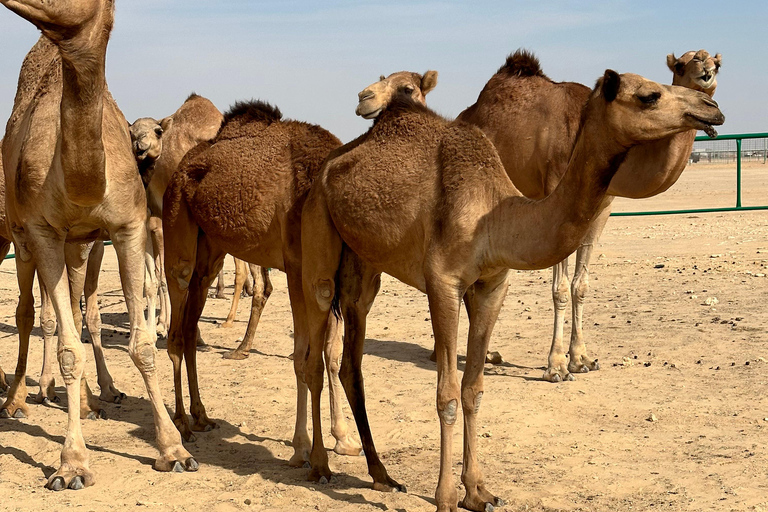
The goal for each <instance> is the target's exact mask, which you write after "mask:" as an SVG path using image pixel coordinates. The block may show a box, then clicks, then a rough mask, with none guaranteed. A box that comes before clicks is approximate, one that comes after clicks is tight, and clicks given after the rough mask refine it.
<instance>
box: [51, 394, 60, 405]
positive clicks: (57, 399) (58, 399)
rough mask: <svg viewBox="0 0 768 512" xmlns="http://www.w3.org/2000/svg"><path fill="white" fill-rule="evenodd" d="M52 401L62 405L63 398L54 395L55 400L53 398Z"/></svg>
mask: <svg viewBox="0 0 768 512" xmlns="http://www.w3.org/2000/svg"><path fill="white" fill-rule="evenodd" d="M51 400H52V401H53V403H55V404H60V403H61V398H59V395H54V396H53V398H51Z"/></svg>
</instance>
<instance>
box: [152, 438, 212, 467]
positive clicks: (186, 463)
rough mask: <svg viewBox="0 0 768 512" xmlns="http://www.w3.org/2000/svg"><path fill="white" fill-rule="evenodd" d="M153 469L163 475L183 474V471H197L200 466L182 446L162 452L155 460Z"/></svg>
mask: <svg viewBox="0 0 768 512" xmlns="http://www.w3.org/2000/svg"><path fill="white" fill-rule="evenodd" d="M153 467H154V468H155V470H157V471H163V472H165V473H170V472H173V473H183V472H185V471H197V470H198V469H199V468H200V464H198V462H197V461H196V460H195V458H194V457H193V456H192V454H191V453H189V452H188V451H187V450H185V449H184V447H183V446H181V445H178V446H174V447H171V448H168V449H167V450H164V451H163V453H161V454H160V457H158V458H157V459H155V463H154V464H153Z"/></svg>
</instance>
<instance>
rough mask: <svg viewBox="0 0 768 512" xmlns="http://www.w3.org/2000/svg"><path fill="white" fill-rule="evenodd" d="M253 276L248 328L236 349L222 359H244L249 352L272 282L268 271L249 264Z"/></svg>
mask: <svg viewBox="0 0 768 512" xmlns="http://www.w3.org/2000/svg"><path fill="white" fill-rule="evenodd" d="M249 268H250V271H251V275H252V276H253V289H252V293H251V295H252V296H253V297H252V298H251V316H250V317H249V318H248V327H246V329H245V336H243V340H242V341H241V342H240V345H238V347H237V348H236V349H234V350H232V351H230V352H227V353H226V354H224V359H238V360H241V359H246V358H247V357H248V355H249V354H250V352H251V347H252V346H253V339H254V337H255V336H256V328H257V327H258V325H259V320H260V319H261V313H262V312H263V311H264V306H266V305H267V300H268V299H269V296H270V295H272V281H270V279H269V269H267V268H264V267H260V266H258V265H253V264H249Z"/></svg>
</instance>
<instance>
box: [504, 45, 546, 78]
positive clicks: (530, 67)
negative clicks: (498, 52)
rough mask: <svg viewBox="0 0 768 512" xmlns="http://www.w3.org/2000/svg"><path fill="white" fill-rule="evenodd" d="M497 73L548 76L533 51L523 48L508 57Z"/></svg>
mask: <svg viewBox="0 0 768 512" xmlns="http://www.w3.org/2000/svg"><path fill="white" fill-rule="evenodd" d="M497 73H505V74H508V75H515V76H520V77H524V76H540V77H543V78H547V75H545V74H544V72H543V71H542V70H541V64H539V59H537V58H536V56H535V55H534V54H533V52H531V51H528V50H524V49H522V48H520V49H518V50H517V51H516V52H515V53H513V54H512V55H510V56H509V57H507V62H505V63H504V65H503V66H501V67H500V68H499V70H498V71H497Z"/></svg>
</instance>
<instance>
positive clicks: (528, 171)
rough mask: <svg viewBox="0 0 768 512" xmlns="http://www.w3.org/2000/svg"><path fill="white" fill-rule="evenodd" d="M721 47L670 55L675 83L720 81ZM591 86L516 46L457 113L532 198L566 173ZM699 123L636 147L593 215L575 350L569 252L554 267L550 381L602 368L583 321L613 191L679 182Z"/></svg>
mask: <svg viewBox="0 0 768 512" xmlns="http://www.w3.org/2000/svg"><path fill="white" fill-rule="evenodd" d="M721 62H722V57H721V56H720V54H717V55H715V56H714V57H712V56H710V55H709V53H707V52H706V51H705V50H699V51H698V52H694V51H690V52H686V53H685V54H683V55H682V56H681V57H680V58H679V59H678V58H675V56H674V54H670V55H668V56H667V66H668V67H669V69H670V71H672V73H673V75H672V85H678V86H682V87H687V88H690V89H693V90H696V91H701V92H704V93H706V94H707V95H709V96H710V97H711V96H712V95H713V94H714V92H715V89H716V88H717V78H716V77H717V73H718V71H719V70H720V65H721ZM590 92H591V90H590V89H589V88H588V87H586V86H584V85H582V84H578V83H574V82H560V83H557V82H553V81H552V80H550V79H549V78H548V77H547V76H546V75H545V74H544V73H543V72H542V71H541V66H540V65H539V61H538V59H536V57H534V56H533V55H532V54H531V53H529V52H527V51H524V50H518V51H517V52H515V53H514V54H512V55H510V56H509V57H508V58H507V62H506V63H505V64H504V65H503V66H502V67H501V68H500V69H499V71H498V72H497V73H496V74H495V75H494V76H493V77H491V79H490V80H489V81H488V83H487V84H486V86H485V88H484V89H483V90H482V92H481V93H480V95H479V97H478V99H477V102H476V103H475V104H473V105H472V106H470V107H468V108H467V109H466V110H464V111H463V112H462V113H461V114H459V116H458V117H457V119H458V120H460V121H465V122H467V123H469V124H473V125H475V126H477V127H479V128H480V129H481V130H483V132H484V133H485V134H486V136H488V138H489V139H490V140H491V142H493V144H494V146H496V149H497V150H498V152H499V157H500V158H501V162H502V163H503V164H504V168H505V169H506V171H507V174H508V175H509V177H510V179H511V180H512V182H513V183H514V184H515V186H516V187H517V188H518V189H519V190H520V191H521V192H522V193H523V194H524V195H525V196H526V197H530V198H531V199H542V198H544V197H547V196H548V195H549V194H551V193H552V191H553V190H554V189H555V188H556V187H557V185H558V183H559V182H560V180H561V179H562V178H563V175H564V173H565V170H566V168H567V166H568V160H569V158H570V157H571V151H572V148H573V146H574V142H575V140H576V134H577V130H578V126H579V119H580V116H581V111H582V108H583V105H584V104H585V103H586V101H587V99H588V98H589V95H590ZM695 137H696V130H695V129H691V130H687V131H685V132H681V133H677V134H675V135H671V136H669V137H665V138H663V139H661V140H657V141H653V142H650V143H647V144H643V145H640V146H637V147H634V148H632V149H631V150H630V152H629V153H628V155H627V157H626V159H625V160H624V162H623V163H622V165H621V167H620V168H619V170H618V171H617V172H616V175H615V176H614V178H613V180H612V181H611V185H610V187H609V189H608V194H609V197H607V198H606V199H605V201H604V204H603V208H602V209H601V210H600V211H599V212H598V213H597V214H596V215H595V217H594V220H593V224H592V227H591V228H590V230H589V231H588V232H587V234H586V236H585V237H584V240H583V241H582V243H581V245H579V247H578V249H577V250H576V264H575V270H574V275H573V280H572V282H571V283H570V295H571V298H572V309H573V311H572V316H573V323H572V329H571V341H570V350H569V355H570V357H566V351H565V346H564V345H563V324H564V317H565V308H566V307H567V305H568V300H569V278H568V258H564V259H563V261H561V262H559V263H558V264H557V265H555V266H553V267H552V270H553V281H552V298H553V302H554V310H555V321H554V334H553V337H552V346H551V349H550V353H549V357H548V364H547V369H546V371H545V372H544V376H543V378H544V379H545V380H548V381H551V382H560V381H563V380H573V379H574V375H573V374H574V373H586V372H588V371H590V370H597V369H599V367H600V365H599V363H598V361H597V359H594V360H593V359H592V358H590V357H589V355H588V353H587V349H586V345H585V343H584V337H583V331H582V323H583V309H584V300H585V296H586V294H587V292H588V290H589V259H590V256H591V254H592V250H593V248H594V245H595V244H596V243H597V241H598V239H599V238H600V234H601V233H602V231H603V229H604V228H605V223H606V221H607V220H608V217H609V215H610V213H611V202H612V200H613V197H616V196H618V197H629V198H646V197H651V196H655V195H657V194H660V193H662V192H664V191H666V190H667V189H669V187H671V186H672V185H674V184H675V182H677V180H678V178H679V177H680V175H681V174H682V172H683V170H685V167H686V165H687V162H688V156H689V155H690V154H691V150H692V148H693V142H694V139H695Z"/></svg>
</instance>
